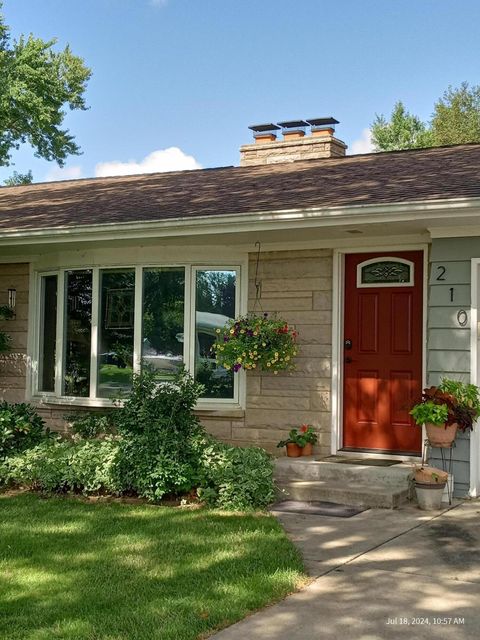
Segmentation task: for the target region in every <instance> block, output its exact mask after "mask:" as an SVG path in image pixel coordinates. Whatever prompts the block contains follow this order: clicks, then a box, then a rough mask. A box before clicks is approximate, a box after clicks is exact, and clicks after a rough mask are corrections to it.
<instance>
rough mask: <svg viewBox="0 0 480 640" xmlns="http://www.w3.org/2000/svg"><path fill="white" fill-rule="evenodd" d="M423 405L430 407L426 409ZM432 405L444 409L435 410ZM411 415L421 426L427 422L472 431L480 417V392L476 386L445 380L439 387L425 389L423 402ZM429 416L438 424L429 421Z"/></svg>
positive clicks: (414, 408) (416, 406) (415, 407)
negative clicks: (455, 425)
mask: <svg viewBox="0 0 480 640" xmlns="http://www.w3.org/2000/svg"><path fill="white" fill-rule="evenodd" d="M423 405H428V407H427V408H424V407H423ZM432 405H433V406H437V407H438V406H441V407H443V409H441V410H434V409H432V408H431V407H432ZM445 413H446V417H445V419H444V420H443V419H442V418H443V416H444V415H445ZM410 414H411V415H412V416H413V418H414V419H415V422H416V423H417V424H419V425H422V424H425V423H426V422H431V423H432V424H438V425H441V424H444V425H445V427H447V426H448V425H451V424H457V425H458V428H459V429H460V430H461V431H470V430H472V429H473V423H474V422H475V420H476V419H477V418H478V417H479V416H480V391H479V389H478V387H476V386H475V385H474V384H467V383H464V382H459V381H457V380H450V379H448V378H443V379H442V381H441V383H440V385H439V386H438V387H435V386H432V387H429V388H428V389H424V391H423V394H422V400H421V402H420V403H419V404H417V405H415V406H414V407H413V409H412V411H411V412H410ZM429 415H431V416H432V417H433V418H435V419H436V420H438V422H436V421H435V420H430V419H427V418H428V416H429Z"/></svg>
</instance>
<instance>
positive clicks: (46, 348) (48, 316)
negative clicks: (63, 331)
mask: <svg viewBox="0 0 480 640" xmlns="http://www.w3.org/2000/svg"><path fill="white" fill-rule="evenodd" d="M41 296H42V297H41V301H42V302H41V305H42V306H41V326H40V354H39V355H40V358H39V372H38V390H39V391H47V392H52V391H55V355H56V348H55V347H56V338H57V276H43V278H42V281H41Z"/></svg>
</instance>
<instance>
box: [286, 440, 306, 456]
mask: <svg viewBox="0 0 480 640" xmlns="http://www.w3.org/2000/svg"><path fill="white" fill-rule="evenodd" d="M301 455H302V447H299V446H298V444H295V443H294V442H289V443H288V444H287V456H288V457H289V458H299V457H300V456H301Z"/></svg>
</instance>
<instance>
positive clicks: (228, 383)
mask: <svg viewBox="0 0 480 640" xmlns="http://www.w3.org/2000/svg"><path fill="white" fill-rule="evenodd" d="M235 283H236V273H235V271H197V277H196V309H195V310H196V326H195V377H196V379H197V380H198V382H201V383H202V384H203V385H204V386H205V393H204V394H203V397H204V398H233V372H232V371H227V370H226V369H224V368H223V367H217V365H216V363H215V355H214V354H213V353H212V345H213V343H214V342H215V335H216V333H215V331H216V329H217V328H221V327H223V326H224V325H225V324H226V323H227V321H228V320H229V319H230V318H234V317H235Z"/></svg>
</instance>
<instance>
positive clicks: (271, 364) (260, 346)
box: [212, 313, 298, 373]
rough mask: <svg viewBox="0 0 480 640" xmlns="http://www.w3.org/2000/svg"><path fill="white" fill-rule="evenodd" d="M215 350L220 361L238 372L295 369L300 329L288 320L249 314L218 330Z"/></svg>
mask: <svg viewBox="0 0 480 640" xmlns="http://www.w3.org/2000/svg"><path fill="white" fill-rule="evenodd" d="M216 331H217V338H216V341H215V343H214V344H213V347H212V349H213V350H214V351H215V357H216V360H217V364H219V365H220V366H222V367H225V369H227V370H230V369H233V371H234V372H238V371H240V369H242V368H244V369H247V370H250V369H257V368H258V369H261V370H262V371H273V373H278V372H279V371H290V370H292V369H294V368H295V365H294V363H293V358H294V357H295V356H296V355H297V352H298V347H297V345H296V338H297V335H298V334H297V332H296V331H295V330H294V329H293V328H292V327H289V326H288V324H287V323H286V322H285V321H284V320H275V319H273V318H269V317H268V314H267V313H264V314H263V316H245V317H241V318H238V319H236V320H231V321H230V322H229V323H228V324H227V325H226V326H225V327H224V328H223V329H217V330H216Z"/></svg>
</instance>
